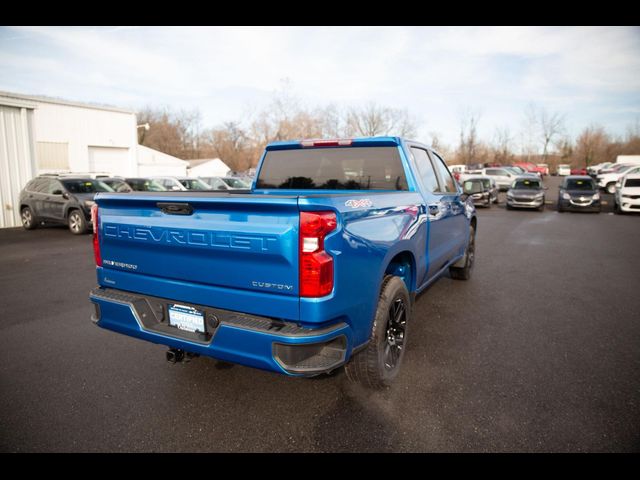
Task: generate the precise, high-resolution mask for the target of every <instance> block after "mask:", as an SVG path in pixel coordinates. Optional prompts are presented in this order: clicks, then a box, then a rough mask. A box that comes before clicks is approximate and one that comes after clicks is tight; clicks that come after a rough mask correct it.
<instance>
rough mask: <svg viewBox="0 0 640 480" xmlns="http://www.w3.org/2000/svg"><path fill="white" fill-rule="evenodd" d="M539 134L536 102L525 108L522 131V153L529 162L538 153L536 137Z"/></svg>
mask: <svg viewBox="0 0 640 480" xmlns="http://www.w3.org/2000/svg"><path fill="white" fill-rule="evenodd" d="M537 136H538V111H537V108H536V106H535V104H533V103H530V104H528V105H527V106H526V108H525V110H524V118H523V121H522V129H521V131H520V153H521V155H522V156H523V157H524V159H525V160H526V161H527V162H530V161H531V160H532V157H534V156H536V155H537V154H538V147H537V142H536V138H537Z"/></svg>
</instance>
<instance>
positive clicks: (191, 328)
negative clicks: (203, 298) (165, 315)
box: [169, 304, 205, 333]
mask: <svg viewBox="0 0 640 480" xmlns="http://www.w3.org/2000/svg"><path fill="white" fill-rule="evenodd" d="M169 325H172V326H174V327H176V328H178V329H180V330H186V331H187V332H202V333H204V332H205V330H204V313H202V312H201V311H200V310H196V309H195V308H193V307H188V306H186V305H177V304H173V305H169Z"/></svg>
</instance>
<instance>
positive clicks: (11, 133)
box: [0, 105, 35, 228]
mask: <svg viewBox="0 0 640 480" xmlns="http://www.w3.org/2000/svg"><path fill="white" fill-rule="evenodd" d="M32 122H33V110H31V109H29V108H18V107H11V106H5V105H0V228H4V227H16V226H19V225H20V211H19V210H20V208H19V207H20V204H19V203H18V202H19V197H20V190H21V189H22V188H23V187H24V186H25V185H26V183H27V182H28V181H29V180H31V178H32V177H33V171H34V170H35V169H34V165H33V163H34V161H33V159H34V155H33V134H32V132H33V128H32Z"/></svg>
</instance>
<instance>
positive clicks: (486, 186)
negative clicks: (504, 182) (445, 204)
mask: <svg viewBox="0 0 640 480" xmlns="http://www.w3.org/2000/svg"><path fill="white" fill-rule="evenodd" d="M475 183H479V184H480V185H482V188H481V190H480V192H475V193H472V194H470V195H471V200H472V201H473V203H474V205H483V206H485V207H487V208H489V207H491V204H492V203H498V186H497V185H496V181H495V180H494V179H493V178H491V177H482V176H471V175H470V176H466V177H464V178H463V180H462V189H463V191H464V193H467V194H469V192H470V190H471V189H472V188H473V187H472V185H473V184H475Z"/></svg>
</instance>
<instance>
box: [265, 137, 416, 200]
mask: <svg viewBox="0 0 640 480" xmlns="http://www.w3.org/2000/svg"><path fill="white" fill-rule="evenodd" d="M256 188H269V189H293V190H315V189H317V190H408V186H407V179H406V176H405V173H404V168H403V165H402V160H401V159H400V154H399V153H398V149H397V148H396V147H343V148H340V147H329V148H309V149H307V148H305V149H292V150H269V151H267V154H266V156H265V158H264V161H263V163H262V167H261V169H260V173H259V176H258V181H257V183H256Z"/></svg>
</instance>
